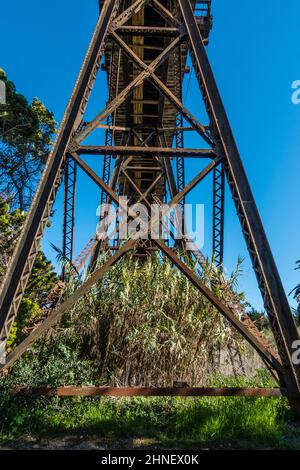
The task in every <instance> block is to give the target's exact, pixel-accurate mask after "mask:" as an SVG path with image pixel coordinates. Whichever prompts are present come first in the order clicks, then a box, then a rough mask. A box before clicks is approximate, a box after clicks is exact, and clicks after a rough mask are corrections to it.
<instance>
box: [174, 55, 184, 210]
mask: <svg viewBox="0 0 300 470" xmlns="http://www.w3.org/2000/svg"><path fill="white" fill-rule="evenodd" d="M179 52H180V53H179V66H178V87H179V99H180V101H181V102H182V103H183V98H182V80H183V74H182V61H181V46H180V47H179ZM176 128H177V132H176V148H184V133H183V130H182V128H183V115H182V114H181V113H178V114H177V120H176ZM176 177H177V191H178V192H179V193H180V192H181V191H182V190H183V189H184V187H185V175H184V157H181V156H180V157H178V158H177V159H176ZM179 204H180V206H181V209H182V216H183V219H184V204H185V198H183V199H182V200H181V201H180V203H179Z"/></svg>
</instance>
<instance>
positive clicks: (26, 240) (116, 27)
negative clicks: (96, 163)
mask: <svg viewBox="0 0 300 470" xmlns="http://www.w3.org/2000/svg"><path fill="white" fill-rule="evenodd" d="M124 3H126V2H119V1H115V0H105V1H104V2H103V4H102V9H101V15H100V17H99V20H98V23H97V26H96V29H95V33H94V35H93V38H92V40H91V43H90V46H89V48H88V52H87V55H86V57H85V59H84V62H83V66H82V68H81V71H80V74H79V77H78V80H77V82H76V84H75V87H74V90H73V93H72V95H71V99H70V101H69V104H68V107H67V109H66V112H65V115H64V118H63V121H62V124H61V127H60V129H59V131H58V134H57V137H56V140H55V143H54V146H53V149H52V152H51V155H50V157H49V159H48V162H47V165H46V168H45V171H44V173H43V176H42V179H41V182H40V185H39V187H38V190H37V193H36V196H35V199H34V201H33V204H32V207H31V210H30V214H29V216H28V218H27V221H26V223H25V226H24V228H23V232H22V236H21V237H20V240H19V242H18V245H17V248H16V250H15V253H14V256H13V258H12V261H11V264H10V267H9V269H8V271H7V274H6V277H5V279H4V282H3V288H2V291H1V297H0V306H1V315H0V326H1V337H0V338H1V339H2V340H4V341H6V340H7V338H8V336H9V332H10V328H11V326H12V323H13V321H14V318H15V316H16V314H17V311H18V306H19V303H20V300H21V298H22V295H23V293H24V290H25V288H26V283H27V280H28V277H29V275H30V272H31V269H32V265H33V262H34V259H35V255H36V253H37V250H38V247H39V243H40V239H41V237H42V235H43V232H44V229H45V227H46V224H47V221H48V218H49V216H50V213H51V209H52V205H53V202H54V200H55V196H56V192H57V188H58V186H59V184H60V180H61V176H62V173H63V172H64V168H65V161H66V156H67V155H70V156H71V157H72V159H73V160H72V161H74V163H75V164H76V165H77V166H79V167H80V168H81V169H82V170H83V171H84V172H85V173H86V174H88V175H89V176H90V178H91V179H92V180H93V181H94V182H95V183H96V184H97V185H98V186H99V187H100V189H101V190H103V191H104V192H105V193H106V195H107V200H109V201H112V202H113V203H115V204H118V202H119V193H118V192H116V191H115V188H116V184H117V182H118V187H119V188H121V187H122V188H123V189H124V190H126V191H127V194H130V197H131V199H130V200H131V203H135V202H137V201H143V202H144V203H145V204H146V205H147V206H149V205H150V204H151V202H152V200H153V197H152V194H156V195H158V197H159V198H160V199H161V200H162V199H163V197H164V195H165V191H164V188H165V185H166V184H167V183H168V184H169V185H170V195H171V200H170V201H169V205H170V206H171V207H173V206H174V205H175V204H178V203H180V202H181V201H182V200H183V199H184V197H185V196H186V195H187V194H188V193H189V192H190V191H191V190H192V189H193V188H195V187H196V186H197V185H198V184H199V183H200V182H201V181H202V180H203V179H204V178H205V177H206V176H207V175H209V174H210V173H211V172H213V171H215V176H216V175H218V173H217V171H219V168H220V165H222V167H223V168H224V172H225V175H226V178H227V182H228V184H229V188H230V191H231V194H232V197H233V200H234V203H235V206H236V209H237V213H238V216H239V220H240V224H241V228H242V232H243V234H244V237H245V240H246V243H247V247H248V250H249V254H250V257H251V259H252V263H253V267H254V270H255V273H256V276H257V279H258V285H259V288H260V290H261V293H262V297H263V300H264V305H265V308H266V311H267V313H268V316H269V319H270V324H271V327H272V330H273V333H274V338H275V341H276V345H277V349H278V353H277V352H275V351H273V350H272V348H270V347H269V345H268V343H267V342H266V340H265V338H263V336H262V334H261V333H260V332H258V331H257V329H256V328H255V325H253V324H252V323H251V321H250V323H249V321H248V320H247V318H246V317H244V316H243V315H238V314H237V312H236V309H235V307H234V305H230V304H228V305H227V304H224V303H223V302H222V301H220V300H219V299H218V298H217V297H216V296H215V294H214V293H213V292H212V291H211V290H210V289H208V288H207V287H206V285H204V283H203V282H202V281H201V279H200V278H199V277H198V276H197V275H196V273H195V272H194V271H193V270H191V269H190V268H189V267H188V266H187V265H186V264H185V263H184V261H183V260H182V259H180V258H179V257H178V256H177V254H176V252H175V251H174V250H172V248H170V247H168V246H167V245H166V244H165V243H164V242H163V240H157V239H153V240H152V239H151V240H149V241H147V242H145V241H142V240H137V241H136V240H131V239H129V240H128V241H127V242H126V243H124V244H123V245H120V246H119V247H118V249H117V250H115V251H114V254H113V255H112V256H110V257H109V258H108V259H107V261H106V263H105V264H104V265H103V266H101V267H99V268H96V269H95V270H94V272H93V273H92V274H91V275H90V277H88V278H87V279H86V280H85V282H84V283H83V284H82V285H81V286H80V288H79V289H78V290H77V291H76V292H74V293H73V294H72V295H71V296H70V297H68V298H66V299H62V301H61V303H60V304H59V305H57V306H56V307H55V308H54V309H53V310H52V311H51V313H50V314H49V315H47V318H46V319H45V320H44V322H43V323H41V324H40V325H39V326H37V328H36V329H35V330H34V331H33V332H32V333H31V334H30V335H29V336H28V337H27V338H26V339H25V340H24V341H23V342H22V343H21V344H19V345H18V346H17V347H16V348H15V349H14V350H13V351H12V352H11V353H10V354H9V355H8V358H7V363H6V365H5V366H4V367H3V369H4V370H7V369H9V368H10V367H12V365H13V364H14V362H15V361H16V360H17V359H18V358H19V357H20V356H21V355H22V354H23V353H24V352H25V351H26V350H27V349H28V348H29V347H30V346H32V344H34V342H35V341H37V340H38V339H39V338H41V337H42V335H43V334H44V333H45V332H46V331H47V330H48V329H49V328H51V327H53V326H54V325H55V324H56V323H57V322H59V320H60V319H61V317H62V315H63V314H64V313H66V312H67V311H68V310H69V309H70V308H71V307H72V306H73V305H74V304H75V303H76V301H77V300H78V299H79V298H80V297H81V296H82V295H83V294H85V293H86V292H87V291H88V290H89V289H90V288H91V286H92V285H93V284H94V283H95V282H97V281H98V280H99V279H101V278H102V277H103V275H104V274H105V273H106V272H108V271H109V269H110V268H111V267H112V266H113V265H114V264H115V263H117V262H118V261H119V260H120V259H121V258H122V257H123V256H125V255H126V254H127V253H128V252H129V251H136V252H139V253H144V254H146V255H148V254H149V253H151V250H152V249H159V250H161V252H162V253H163V254H164V255H165V256H166V257H167V258H168V259H170V260H171V262H172V263H173V265H175V266H177V268H178V269H179V270H180V271H181V272H182V273H184V274H185V275H186V276H187V278H188V279H189V280H190V281H191V283H192V284H193V285H194V286H195V287H196V288H197V289H198V290H199V291H200V292H201V293H202V295H203V296H204V297H206V298H207V299H208V300H209V301H210V302H211V303H212V305H213V306H214V307H215V308H216V309H217V310H218V311H219V312H220V313H221V314H222V315H223V316H224V317H225V318H226V319H227V320H228V321H229V322H230V324H231V325H232V326H233V327H234V328H236V329H237V331H238V332H239V333H240V334H241V335H242V336H243V337H244V338H245V339H246V340H247V341H248V342H249V343H250V344H251V345H252V346H253V348H255V350H256V351H257V352H258V353H259V354H260V356H261V358H262V359H263V361H264V362H265V363H266V364H267V366H268V367H269V369H270V370H271V371H272V372H273V373H274V375H275V376H276V377H277V379H278V384H279V388H278V389H276V390H275V391H274V390H273V391H272V390H271V391H270V390H267V391H265V392H263V391H260V390H259V391H253V390H252V391H251V390H249V391H248V392H247V391H241V390H235V391H234V390H228V391H227V392H226V390H216V391H215V392H211V391H210V390H208V389H204V390H203V389H202V391H201V390H200V389H190V388H185V389H183V391H181V389H174V388H173V389H164V390H163V391H162V392H160V391H159V389H150V390H149V389H139V390H135V389H131V391H129V392H128V391H127V390H123V389H122V390H119V391H118V390H117V389H111V388H110V389H109V390H110V391H108V390H107V389H105V390H104V389H99V388H97V389H90V390H89V389H86V388H85V390H81V391H79V392H78V390H77V389H74V388H73V389H68V391H67V392H66V393H69V394H73V393H74V394H78V393H79V394H80V393H81V394H85V395H95V394H96V395H97V394H108V395H114V394H115V395H118V394H121V395H122V394H125V395H137V394H140V395H141V394H144V395H146V396H147V395H155V394H157V395H159V394H165V395H176V394H179V395H184V396H188V395H190V396H191V395H200V394H202V395H203V394H205V393H207V394H210V395H214V394H215V395H220V394H223V395H224V394H225V395H239V394H244V395H247V394H248V396H257V395H260V394H262V395H263V394H264V393H265V394H266V395H268V396H274V395H276V396H278V395H280V394H283V395H285V396H287V397H288V399H289V401H290V404H291V405H292V406H293V407H294V409H295V410H296V411H297V412H298V414H299V415H300V368H299V366H298V365H296V364H294V363H293V360H292V356H293V352H294V350H293V343H294V341H296V340H298V339H299V336H298V333H297V329H296V327H295V324H294V321H293V318H292V315H291V312H290V308H289V304H288V301H287V298H286V295H285V292H284V289H283V286H282V283H281V280H280V277H279V274H278V271H277V268H276V265H275V262H274V259H273V256H272V253H271V250H270V246H269V244H268V241H267V238H266V234H265V231H264V228H263V225H262V222H261V219H260V216H259V213H258V210H257V207H256V204H255V201H254V198H253V195H252V192H251V189H250V186H249V182H248V179H247V176H246V173H245V170H244V167H243V164H242V161H241V158H240V155H239V152H238V149H237V146H236V143H235V140H234V137H233V134H232V131H231V128H230V124H229V121H228V118H227V115H226V112H225V109H224V106H223V103H222V100H221V97H220V94H219V91H218V88H217V84H216V81H215V78H214V75H213V72H212V69H211V66H210V63H209V60H208V57H207V53H206V50H205V44H206V43H207V39H208V34H207V33H208V31H209V28H210V25H211V19H210V18H206V17H205V16H204V17H203V18H202V17H201V18H202V19H201V18H200V19H199V18H196V17H195V15H194V12H193V6H194V3H195V2H193V1H191V2H189V1H186V0H177V1H169V2H164V3H162V2H160V1H158V0H136V1H134V2H132V3H130V2H129V3H130V5H129V6H128V7H127V8H126V6H124ZM197 3H199V2H197ZM202 3H203V4H208V3H210V2H202ZM126 5H128V2H127V3H126ZM150 9H152V10H154V11H156V12H158V13H159V15H160V18H161V21H160V23H158V24H155V25H153V26H151V25H150V26H149V24H148V23H147V24H145V22H144V19H145V14H146V12H147V15H148V14H149V15H150V13H149V12H150ZM152 10H151V11H152ZM151 14H152V13H151ZM129 20H131V22H130V24H127V23H128V22H129ZM149 34H151V37H152V38H154V37H155V38H162V41H161V42H159V41H158V43H157V44H158V45H157V46H156V47H157V55H154V56H151V57H149V56H148V53H147V54H146V53H145V51H146V50H147V47H149V43H148V42H147V40H146V39H147V35H148V36H149ZM112 42H113V43H114V44H115V45H116V46H118V47H119V48H120V50H121V51H122V60H123V61H124V62H123V63H124V69H123V70H124V71H125V70H126V77H127V78H129V80H128V81H125V82H124V87H122V89H121V91H119V92H118V93H117V94H116V96H115V97H114V98H112V99H111V100H109V102H108V104H107V106H106V107H105V109H103V110H102V111H101V112H100V113H99V114H98V115H97V116H95V118H94V119H92V120H91V121H90V122H88V123H84V121H83V115H84V111H85V107H86V104H87V102H88V100H89V98H90V93H91V90H92V86H93V83H94V81H95V79H96V73H97V70H98V68H99V65H100V62H101V58H102V56H103V53H104V51H105V52H107V49H105V48H108V47H110V48H111V44H112ZM179 48H180V50H185V54H186V53H187V50H189V53H190V55H191V58H192V63H193V67H194V69H195V73H196V77H197V81H198V85H199V90H200V92H201V95H202V99H203V101H204V104H205V107H206V111H207V115H208V117H209V125H203V124H202V123H200V122H199V121H198V120H197V119H196V117H195V116H193V114H192V113H191V112H190V111H189V110H188V109H186V107H185V106H184V105H183V103H182V101H181V99H180V98H178V96H176V90H175V88H174V87H173V88H172V86H171V81H170V74H169V68H170V67H171V66H172V60H173V61H174V54H176V53H178V50H179ZM185 57H186V56H185ZM172 58H173V59H172ZM170 59H171V60H170ZM183 60H184V58H183ZM124 76H125V74H124ZM120 110H121V111H122V112H121V111H120ZM170 110H172V112H171V111H170ZM113 113H116V116H117V119H116V122H115V125H114V127H115V129H116V134H115V145H114V146H113V147H111V148H110V149H109V150H107V151H106V150H105V149H104V148H103V147H101V146H98V147H96V148H95V147H94V148H91V147H87V146H84V144H83V142H84V140H85V139H86V138H87V137H88V136H89V135H90V134H91V133H92V132H93V131H94V130H95V129H97V128H98V127H101V126H103V121H105V120H106V119H107V117H108V116H109V115H112V114H113ZM168 113H169V114H168ZM177 113H180V114H181V115H182V116H183V118H184V120H185V121H186V122H188V125H189V126H190V128H192V129H193V130H194V131H196V132H197V133H198V134H199V135H200V137H201V138H202V139H203V141H204V142H205V147H207V146H208V147H209V150H208V151H207V150H206V151H202V152H201V150H200V149H198V150H197V149H196V154H197V155H195V154H194V153H193V152H192V151H191V150H190V149H184V148H182V149H181V148H180V149H171V148H170V147H171V145H172V144H171V142H172V140H171V139H173V138H174V134H176V132H178V129H177V127H176V115H177ZM129 115H130V119H131V122H130V125H128V122H127V121H126V119H124V116H129ZM151 116H154V118H153V119H155V120H156V122H157V123H158V126H157V127H155V126H154V127H153V125H152V124H151V122H153V121H151V119H152V117H151ZM167 118H168V119H167ZM173 118H174V119H175V120H174V119H173ZM149 123H150V124H149ZM104 126H105V125H104ZM106 126H107V124H106ZM149 127H150V129H149ZM181 127H183V126H182V125H181ZM161 128H162V132H163V134H164V137H163V138H164V141H163V144H160V142H162V141H161V137H160V138H159V134H160V132H161V131H160V129H161ZM147 129H148V130H147ZM171 129H173V130H171ZM124 135H126V136H127V138H128V139H127V142H126V143H125V142H124ZM126 146H127V148H126V150H125V147H126ZM104 147H105V146H104ZM118 147H120V148H118ZM137 147H138V149H137ZM176 152H177V153H176ZM205 152H206V153H205ZM85 153H90V154H94V155H97V154H98V153H100V154H106V153H107V154H109V155H112V154H115V155H116V163H115V167H114V171H113V175H112V177H111V179H110V181H109V183H108V181H104V178H101V177H99V176H98V175H97V174H96V173H95V172H94V171H93V170H92V169H91V168H90V167H89V166H88V165H87V164H86V163H85V162H84V160H82V158H81V154H85ZM176 154H177V155H178V154H179V155H180V157H181V156H183V157H184V158H197V157H198V158H199V157H200V158H204V157H206V158H209V163H208V164H207V166H206V167H205V168H203V169H202V170H201V171H199V172H196V174H195V176H194V177H193V179H192V180H191V181H190V182H189V183H187V184H185V185H184V187H183V188H178V190H177V188H174V187H173V189H172V186H173V184H174V181H175V178H174V174H173V172H172V168H171V167H170V165H169V163H170V158H172V157H174V158H176ZM141 173H143V174H145V175H146V176H145V177H141V176H139V175H141ZM222 178H223V176H222ZM215 180H216V179H215ZM175 185H176V181H175ZM221 186H222V188H223V185H221ZM175 189H176V191H175ZM218 197H219V189H218ZM221 199H222V196H221ZM222 203H223V199H222ZM217 204H219V201H217V198H216V204H215V206H216V207H217ZM152 221H153V220H152ZM220 260H221V252H220ZM57 393H58V394H59V395H63V394H66V393H65V392H64V391H63V390H60V391H59V392H57Z"/></svg>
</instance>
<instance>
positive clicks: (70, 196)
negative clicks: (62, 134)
mask: <svg viewBox="0 0 300 470" xmlns="http://www.w3.org/2000/svg"><path fill="white" fill-rule="evenodd" d="M76 178H77V166H76V163H75V161H74V160H73V159H72V158H67V161H66V167H65V178H64V184H65V191H64V220H63V249H62V254H63V259H64V262H63V272H62V279H63V280H64V279H65V274H66V272H65V271H66V270H65V262H66V261H69V262H70V263H72V262H73V245H74V225H75V197H76Z"/></svg>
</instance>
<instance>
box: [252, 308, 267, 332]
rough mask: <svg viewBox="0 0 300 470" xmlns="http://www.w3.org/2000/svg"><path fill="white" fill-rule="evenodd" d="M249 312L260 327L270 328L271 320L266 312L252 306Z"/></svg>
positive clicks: (263, 328)
mask: <svg viewBox="0 0 300 470" xmlns="http://www.w3.org/2000/svg"><path fill="white" fill-rule="evenodd" d="M247 314H248V315H249V317H250V318H251V320H252V321H254V323H255V325H256V326H257V327H258V328H259V329H261V330H265V329H267V328H270V322H269V320H268V317H267V314H266V312H264V311H259V310H256V309H255V308H253V307H252V308H251V309H250V310H249V311H247Z"/></svg>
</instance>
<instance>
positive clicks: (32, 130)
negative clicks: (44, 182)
mask: <svg viewBox="0 0 300 470" xmlns="http://www.w3.org/2000/svg"><path fill="white" fill-rule="evenodd" d="M0 78H1V80H2V81H4V83H5V85H6V98H7V103H6V104H5V105H1V106H0V176H1V179H0V193H2V194H3V195H4V196H5V197H6V198H10V199H11V201H12V203H13V204H14V205H15V206H17V207H19V208H20V209H21V210H26V209H28V207H29V205H30V202H31V200H32V196H33V194H34V191H35V189H36V185H37V182H38V180H39V177H40V175H41V172H42V170H43V167H44V165H45V163H46V160H47V158H48V154H49V146H50V144H51V138H52V135H53V133H54V132H55V124H56V123H55V120H54V117H53V114H52V113H51V112H50V111H48V110H47V109H46V107H45V106H44V105H43V103H41V101H39V100H38V98H34V99H33V102H32V103H31V104H30V103H29V102H28V101H27V99H26V98H25V97H24V96H23V95H21V94H19V93H17V91H16V87H15V85H14V83H12V82H11V81H9V80H8V78H7V77H6V75H5V73H4V72H3V71H2V72H1V76H0Z"/></svg>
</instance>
